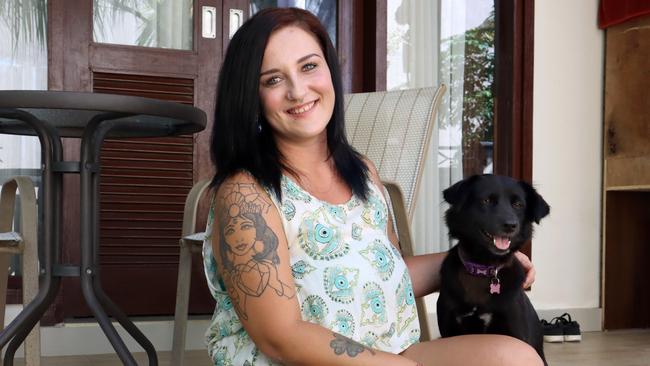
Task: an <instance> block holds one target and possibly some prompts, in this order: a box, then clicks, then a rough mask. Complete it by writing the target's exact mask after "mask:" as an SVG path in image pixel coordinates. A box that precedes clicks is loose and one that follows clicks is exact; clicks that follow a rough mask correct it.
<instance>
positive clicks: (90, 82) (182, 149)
mask: <svg viewBox="0 0 650 366" xmlns="http://www.w3.org/2000/svg"><path fill="white" fill-rule="evenodd" d="M111 1H112V0H105V1H104V0H103V1H102V2H96V1H89V0H49V1H48V52H49V56H50V57H49V63H48V84H49V89H51V90H70V91H87V92H95V93H112V94H127V95H137V96H145V97H150V98H158V99H164V100H171V101H175V102H179V103H187V104H192V105H194V106H197V107H199V108H201V109H203V110H204V111H205V112H206V114H207V115H208V126H207V128H206V130H205V131H203V132H201V133H199V134H196V135H194V136H179V137H168V138H142V139H116V140H107V141H106V142H105V144H104V145H103V148H102V152H101V162H102V172H101V188H100V190H101V199H100V221H101V222H100V260H101V279H102V284H103V287H104V290H105V292H106V293H107V294H108V295H109V297H110V298H111V299H113V300H114V301H115V303H117V305H119V306H120V307H121V308H122V309H123V310H124V311H125V312H126V313H127V314H129V315H132V316H133V315H137V316H149V315H171V314H173V312H174V303H175V295H176V276H177V270H178V253H179V246H178V240H179V238H180V234H181V222H182V216H183V204H184V200H185V196H186V195H187V193H188V192H189V190H190V188H191V186H192V184H193V183H194V182H196V181H198V180H199V179H204V178H207V177H210V176H211V175H212V174H213V171H212V167H211V163H210V158H209V137H210V133H211V126H212V118H213V115H214V98H215V95H214V94H215V91H216V81H217V76H218V75H217V73H218V69H219V66H220V64H221V59H222V56H223V50H224V48H225V45H226V44H227V42H228V36H227V34H228V33H227V30H228V29H229V27H230V25H229V19H228V17H229V15H228V14H230V9H231V8H236V9H242V10H246V9H248V1H247V0H193V3H190V5H189V6H190V7H191V9H190V10H189V11H188V9H187V8H185V9H184V11H185V12H186V13H187V14H189V16H191V17H192V19H193V20H192V23H189V24H190V25H189V26H190V27H193V30H192V31H191V32H190V33H192V41H191V43H190V46H189V48H187V49H185V50H183V49H170V48H156V47H140V46H133V45H116V44H109V43H101V42H99V41H97V42H95V38H97V33H93V21H94V20H96V19H97V18H100V17H101V16H95V17H93V11H94V10H96V9H93V6H94V5H93V4H95V5H97V4H99V3H104V4H106V3H110V2H111ZM182 1H185V0H175V2H174V3H166V2H165V3H164V4H162V3H161V4H159V5H157V6H158V8H159V9H160V7H167V6H176V4H181V3H182ZM118 3H120V2H119V1H118V2H116V4H118ZM135 3H138V2H133V4H135ZM139 3H141V4H144V5H145V6H146V5H147V4H150V3H147V2H143V1H139ZM120 4H121V3H120ZM206 7H209V8H208V9H209V10H210V11H211V12H212V13H211V14H212V16H213V19H214V21H215V22H214V23H213V24H212V28H211V29H212V30H213V31H214V32H212V35H213V36H214V37H211V36H209V35H207V36H204V33H203V32H202V28H201V27H202V25H203V23H205V22H206V19H207V20H208V23H209V21H210V17H209V15H210V14H208V17H207V18H206V15H205V13H204V8H206ZM110 14H111V13H110V12H105V13H104V15H105V16H107V17H108V16H109V15H110ZM138 14H140V13H138ZM170 14H171V15H172V16H175V15H176V14H175V13H174V12H172V13H170ZM243 14H247V11H243ZM95 15H97V14H95ZM100 15H101V14H100ZM167 15H169V14H167ZM105 19H109V18H105ZM158 27H159V28H160V25H159V26H158ZM158 31H161V29H158ZM162 33H165V29H162ZM167 33H171V34H169V35H170V36H171V37H172V38H173V37H175V36H176V34H175V33H174V32H167ZM186 33H187V32H186ZM208 33H210V32H208ZM78 151H79V141H78V140H76V139H67V140H65V141H64V156H65V159H66V160H78V159H79V156H78ZM78 189H79V186H78V177H73V176H70V177H66V180H65V182H64V196H66V197H68V198H72V199H66V201H65V202H64V203H63V205H64V217H63V221H64V223H65V228H64V230H63V248H62V261H63V262H65V263H71V264H75V263H79V230H78V222H79V201H78V199H76V200H75V199H74V197H75V195H76V194H75V193H71V194H66V191H78ZM203 206H207V205H205V204H204V205H203ZM204 208H207V207H204ZM204 211H205V210H204ZM205 216H206V215H205V213H203V215H200V217H199V222H203V223H204V222H205ZM62 287H63V288H62V292H61V293H62V295H61V296H59V298H58V299H57V301H56V306H55V308H54V311H53V313H54V319H55V321H62V320H64V319H66V318H75V317H87V316H90V311H89V309H88V308H87V307H86V305H85V301H84V300H83V297H82V295H81V291H80V288H79V280H78V278H74V277H72V278H64V280H63V285H62ZM213 309H214V301H213V300H212V299H211V296H210V294H209V292H208V290H207V286H206V283H205V279H204V276H203V273H202V260H201V257H200V256H198V255H197V256H196V257H195V258H194V268H193V276H192V289H191V295H190V313H193V314H199V313H200V314H209V313H211V312H212V310H213Z"/></svg>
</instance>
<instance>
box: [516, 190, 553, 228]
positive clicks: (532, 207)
mask: <svg viewBox="0 0 650 366" xmlns="http://www.w3.org/2000/svg"><path fill="white" fill-rule="evenodd" d="M519 184H520V185H521V186H522V187H523V188H524V191H525V192H526V217H527V218H528V219H530V220H532V221H535V223H536V224H539V221H540V220H541V219H543V218H544V217H546V216H547V215H548V214H549V213H550V212H551V207H550V206H549V205H548V203H546V201H545V200H544V198H542V196H541V195H540V194H539V193H537V191H536V190H535V188H533V186H531V185H530V184H528V183H526V182H524V181H520V182H519Z"/></svg>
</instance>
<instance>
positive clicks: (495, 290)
mask: <svg viewBox="0 0 650 366" xmlns="http://www.w3.org/2000/svg"><path fill="white" fill-rule="evenodd" d="M500 293H501V283H500V281H499V279H498V278H493V279H492V281H491V282H490V295H492V294H497V295H498V294H500Z"/></svg>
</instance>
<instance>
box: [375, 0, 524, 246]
mask: <svg viewBox="0 0 650 366" xmlns="http://www.w3.org/2000/svg"><path fill="white" fill-rule="evenodd" d="M533 7H534V3H533V2H532V1H526V2H524V1H521V0H503V1H494V0H435V1H426V2H424V1H416V0H387V16H386V28H387V42H386V43H387V55H386V56H387V57H386V60H387V70H386V81H387V88H388V89H399V88H417V87H424V86H434V85H438V84H440V83H444V84H446V85H447V87H448V90H447V93H446V95H445V97H444V99H443V102H442V105H441V107H440V110H439V112H438V121H437V122H438V133H437V135H436V134H434V136H433V137H432V143H431V150H430V151H429V155H428V159H427V163H426V166H425V169H424V173H423V180H422V186H421V189H420V193H419V194H420V196H419V197H420V199H419V200H418V202H420V204H419V205H417V206H416V214H415V217H414V222H413V230H414V237H415V241H416V242H417V243H427V244H426V246H422V247H420V248H418V249H417V252H419V253H424V252H436V251H441V250H445V249H448V248H449V246H450V243H449V242H448V239H447V233H446V228H445V225H444V223H443V220H442V218H443V217H444V211H445V210H446V207H445V206H444V205H443V199H442V194H441V193H442V191H443V190H444V189H445V188H446V187H448V186H450V185H451V184H453V183H455V182H456V181H458V180H460V179H462V178H464V177H467V176H470V175H473V174H481V173H498V174H506V175H511V176H513V177H515V178H519V179H530V178H531V175H532V169H531V161H532V149H531V147H530V144H525V141H527V140H531V139H532V137H531V135H530V134H531V133H532V132H531V131H532V128H530V126H531V120H532V113H531V111H532V109H531V107H530V106H531V100H532V47H524V46H525V45H527V44H529V43H530V44H532V31H533V28H532V17H533V16H532V9H533ZM497 95H498V96H499V97H498V98H497ZM497 111H500V113H497ZM497 119H498V122H497ZM495 141H498V144H495ZM434 243H435V244H434ZM438 243H441V244H440V245H438Z"/></svg>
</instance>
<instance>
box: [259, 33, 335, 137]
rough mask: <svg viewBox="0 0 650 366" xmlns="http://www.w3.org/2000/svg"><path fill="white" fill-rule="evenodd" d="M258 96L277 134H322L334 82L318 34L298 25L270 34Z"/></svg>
mask: <svg viewBox="0 0 650 366" xmlns="http://www.w3.org/2000/svg"><path fill="white" fill-rule="evenodd" d="M259 91H260V100H261V102H262V110H263V113H264V116H265V117H266V120H267V121H268V122H269V124H270V125H271V128H272V129H273V131H274V134H275V136H276V138H279V139H283V140H285V141H292V142H305V141H308V140H310V139H313V138H316V137H319V136H320V137H323V136H324V134H325V133H326V132H325V129H326V127H327V123H328V122H329V120H330V118H331V117H332V112H333V110H334V100H335V94H334V86H333V85H332V76H331V75H330V70H329V67H328V66H327V61H326V60H325V55H324V54H323V50H321V47H320V44H319V43H318V40H317V38H316V37H315V36H314V35H313V34H312V33H310V32H307V31H305V30H303V29H302V28H300V27H297V26H289V27H284V28H282V29H280V30H278V31H275V32H274V33H273V34H271V37H269V41H268V44H267V46H266V50H265V51H264V59H263V60H262V68H261V70H260V87H259Z"/></svg>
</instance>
